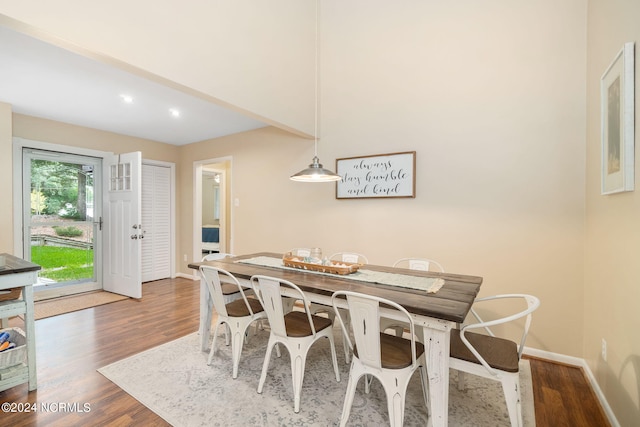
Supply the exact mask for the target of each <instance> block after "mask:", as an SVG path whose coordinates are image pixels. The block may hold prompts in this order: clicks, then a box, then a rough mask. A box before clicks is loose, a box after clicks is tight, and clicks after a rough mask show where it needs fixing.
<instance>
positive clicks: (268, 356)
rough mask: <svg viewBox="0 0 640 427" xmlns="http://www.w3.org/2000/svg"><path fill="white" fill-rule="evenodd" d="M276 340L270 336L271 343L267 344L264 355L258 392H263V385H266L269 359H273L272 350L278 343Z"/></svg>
mask: <svg viewBox="0 0 640 427" xmlns="http://www.w3.org/2000/svg"><path fill="white" fill-rule="evenodd" d="M276 344H277V343H276V341H275V340H274V339H273V338H272V336H270V337H269V343H268V344H267V353H266V354H265V356H264V363H263V364H262V373H261V374H260V381H259V382H258V393H262V387H264V381H265V380H266V379H267V370H268V369H269V360H271V351H272V350H273V346H274V345H276Z"/></svg>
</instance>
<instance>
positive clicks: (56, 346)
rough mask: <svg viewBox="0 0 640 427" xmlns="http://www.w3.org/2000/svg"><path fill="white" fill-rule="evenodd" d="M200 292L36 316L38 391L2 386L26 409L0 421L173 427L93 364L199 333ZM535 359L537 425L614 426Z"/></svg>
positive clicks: (148, 294) (182, 282)
mask: <svg viewBox="0 0 640 427" xmlns="http://www.w3.org/2000/svg"><path fill="white" fill-rule="evenodd" d="M198 295H199V284H198V282H193V281H191V280H187V279H171V280H170V279H166V280H159V281H156V282H149V283H145V284H144V285H143V298H142V300H140V301H136V300H124V301H118V302H114V303H111V304H107V305H103V306H99V307H94V308H90V309H86V310H81V311H77V312H74V313H68V314H64V315H60V316H56V317H51V318H47V319H42V320H38V321H36V339H37V359H38V360H37V363H38V389H37V390H36V391H33V392H31V393H29V392H28V391H27V386H26V384H25V385H21V386H17V387H14V388H12V389H9V390H6V391H3V392H0V403H5V402H9V403H15V404H16V405H14V408H15V409H18V408H22V409H23V411H22V412H9V413H7V412H3V413H2V414H1V415H0V425H11V426H36V425H38V426H45V425H46V426H65V427H66V426H72V425H82V426H96V425H101V426H102V425H109V426H131V425H136V426H138V425H144V426H166V425H168V424H167V423H166V422H165V421H164V420H162V419H161V418H160V417H158V416H157V415H156V414H154V413H153V412H151V411H150V410H148V409H147V408H146V407H144V406H143V405H142V404H140V403H139V402H138V401H137V400H135V399H133V398H132V397H130V396H129V395H128V394H127V393H125V392H124V391H122V390H121V389H120V388H119V387H117V386H115V385H114V384H113V383H111V381H109V380H107V379H106V378H105V377H103V376H102V375H101V374H99V373H98V372H97V371H96V369H98V368H100V367H102V366H105V365H108V364H109V363H113V362H116V361H118V360H120V359H123V358H126V357H128V356H131V355H133V354H136V353H139V352H141V351H144V350H147V349H149V348H152V347H155V346H157V345H159V344H162V343H165V342H168V341H171V340H174V339H176V338H179V337H182V336H184V335H187V334H189V333H191V332H194V331H196V330H197V329H198V310H199V303H198ZM21 323H22V321H21V320H20V319H19V318H14V319H12V320H11V325H12V326H18V327H21V326H22V325H21ZM530 360H531V369H532V375H533V388H534V399H535V407H536V421H537V426H539V427H545V426H554V427H557V426H571V427H580V426H583V427H591V426H593V427H602V426H608V425H609V423H608V422H607V420H606V418H605V417H604V414H603V412H602V409H601V407H600V404H599V403H598V401H597V400H596V398H595V395H594V394H593V392H592V390H591V389H590V387H589V385H588V383H587V381H586V379H585V377H584V375H583V372H582V371H581V370H580V369H579V368H575V367H570V366H564V365H558V364H554V363H549V362H546V361H543V360H539V359H530ZM27 403H28V404H29V409H31V411H30V412H27V411H26V409H25V408H24V407H23V406H24V405H25V404H27ZM63 405H67V408H66V410H65V408H63ZM33 409H37V411H33Z"/></svg>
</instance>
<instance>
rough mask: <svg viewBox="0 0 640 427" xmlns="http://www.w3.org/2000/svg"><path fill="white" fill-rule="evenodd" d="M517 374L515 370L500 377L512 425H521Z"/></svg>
mask: <svg viewBox="0 0 640 427" xmlns="http://www.w3.org/2000/svg"><path fill="white" fill-rule="evenodd" d="M518 375H519V374H518V373H517V372H516V373H514V374H508V375H504V376H503V377H502V379H501V382H502V390H503V392H504V398H505V400H506V402H507V409H508V410H509V420H510V421H511V426H512V427H522V404H521V402H520V379H519V377H518Z"/></svg>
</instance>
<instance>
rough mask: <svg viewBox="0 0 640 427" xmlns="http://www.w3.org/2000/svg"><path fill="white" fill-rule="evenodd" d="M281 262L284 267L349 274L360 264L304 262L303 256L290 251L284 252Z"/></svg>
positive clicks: (356, 269)
mask: <svg viewBox="0 0 640 427" xmlns="http://www.w3.org/2000/svg"><path fill="white" fill-rule="evenodd" d="M282 262H283V264H284V265H285V267H292V268H299V269H301V270H309V271H319V272H321V273H332V274H341V275H345V274H351V273H355V272H356V271H358V268H360V266H361V265H362V264H354V263H350V262H340V261H329V262H330V264H328V265H323V264H314V263H310V262H304V258H301V257H297V256H295V255H293V254H292V253H291V252H288V253H286V254H284V256H283V257H282Z"/></svg>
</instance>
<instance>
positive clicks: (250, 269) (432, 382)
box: [189, 252, 482, 427]
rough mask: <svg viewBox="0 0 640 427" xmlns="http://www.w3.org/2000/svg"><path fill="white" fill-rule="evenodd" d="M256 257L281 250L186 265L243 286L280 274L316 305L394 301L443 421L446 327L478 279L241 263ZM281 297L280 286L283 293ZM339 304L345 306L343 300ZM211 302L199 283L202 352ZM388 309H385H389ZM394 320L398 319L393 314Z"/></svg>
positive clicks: (462, 310)
mask: <svg viewBox="0 0 640 427" xmlns="http://www.w3.org/2000/svg"><path fill="white" fill-rule="evenodd" d="M258 257H268V258H280V259H281V258H282V254H278V253H271V252H260V253H253V254H247V255H242V256H236V257H232V258H225V259H221V260H216V261H203V262H193V263H190V264H189V268H192V269H199V268H200V266H201V265H210V266H214V267H217V268H221V269H224V270H226V271H228V272H230V273H231V274H233V275H234V276H235V277H236V278H237V279H238V280H239V281H240V283H242V284H243V286H247V287H250V286H251V281H250V279H251V277H252V276H254V275H257V274H260V275H266V276H272V277H276V278H279V279H285V280H288V281H290V282H293V283H295V284H296V285H298V286H299V287H300V289H302V291H304V292H305V295H307V297H308V299H309V300H310V301H311V302H313V303H317V304H325V305H327V306H331V295H333V293H334V292H336V291H343V290H346V291H353V292H360V293H364V294H368V295H374V296H378V297H382V298H386V299H389V300H391V301H394V302H396V303H398V304H400V305H401V306H403V307H404V308H405V309H406V310H407V311H408V312H409V313H410V314H411V315H412V317H413V319H414V322H415V325H416V328H417V329H416V331H417V333H421V335H422V338H423V340H422V342H423V343H424V345H425V353H426V360H427V375H428V380H429V400H430V404H431V408H430V409H431V414H430V418H431V421H432V425H433V426H434V427H442V426H446V425H447V420H448V404H449V343H450V336H449V332H450V331H451V329H453V328H456V327H457V325H458V324H460V323H462V322H463V321H464V319H465V317H466V316H467V313H468V312H469V310H470V309H471V305H472V304H473V301H474V300H475V298H476V296H477V294H478V292H479V291H480V285H481V284H482V278H481V277H478V276H469V275H463V274H450V273H438V272H430V271H416V270H408V269H399V268H392V267H386V266H378V265H371V264H366V265H364V266H362V267H361V269H367V270H372V271H379V272H388V273H396V274H401V275H407V276H423V277H428V278H441V279H443V280H444V285H443V286H442V287H441V288H440V289H439V290H438V291H437V292H435V293H427V292H425V291H423V290H418V289H411V288H406V287H400V286H393V285H388V284H379V283H368V282H362V281H358V280H353V279H352V278H350V277H349V275H337V274H331V275H329V274H318V273H316V272H310V271H306V270H300V269H292V268H285V267H284V265H283V266H281V267H272V266H271V267H270V266H264V265H256V264H250V263H247V262H248V261H250V260H251V259H256V258H258ZM283 295H284V296H288V295H286V291H285V292H283ZM338 304H343V306H341V308H347V306H346V301H344V302H343V303H342V302H339V303H338ZM212 310H213V306H212V303H211V298H210V297H209V291H208V289H207V287H206V286H205V284H204V283H202V281H201V284H200V331H199V332H200V338H201V347H202V350H203V351H206V350H207V347H208V341H209V336H210V329H211V324H210V321H209V322H208V321H207V320H208V319H211V311H212ZM390 314H391V312H390ZM398 319H399V318H398Z"/></svg>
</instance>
